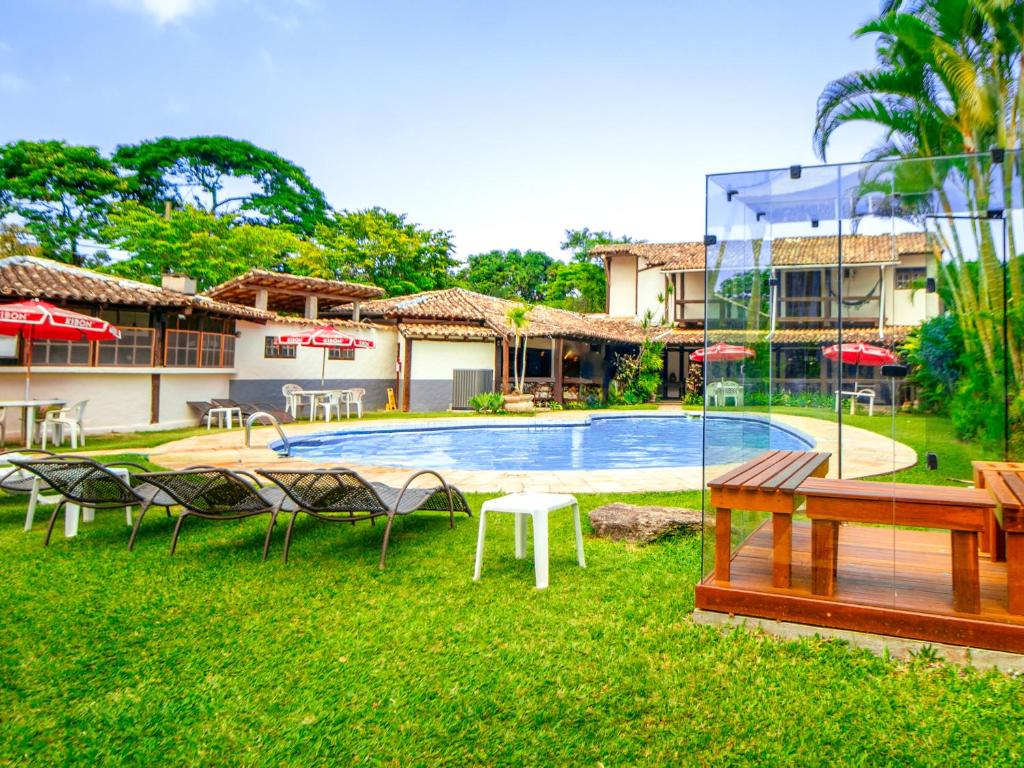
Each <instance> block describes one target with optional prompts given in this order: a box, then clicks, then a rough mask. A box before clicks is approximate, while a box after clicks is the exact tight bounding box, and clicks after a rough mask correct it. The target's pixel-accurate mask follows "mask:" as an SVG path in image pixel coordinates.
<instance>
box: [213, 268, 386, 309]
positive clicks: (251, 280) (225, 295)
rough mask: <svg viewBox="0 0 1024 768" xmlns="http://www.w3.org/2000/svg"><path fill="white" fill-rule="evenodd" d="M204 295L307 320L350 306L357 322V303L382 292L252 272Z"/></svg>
mask: <svg viewBox="0 0 1024 768" xmlns="http://www.w3.org/2000/svg"><path fill="white" fill-rule="evenodd" d="M204 295H206V296H209V297H210V298H213V299H217V300H219V301H226V302H231V303H234V304H242V305H245V306H250V307H256V308H257V309H262V310H269V311H271V312H281V313H284V314H302V316H303V317H305V318H306V319H308V320H315V319H316V318H317V317H318V316H319V314H320V312H321V311H327V310H331V309H336V308H338V307H341V306H346V305H351V307H352V317H353V319H355V320H358V319H359V310H360V302H362V301H367V300H370V299H379V298H381V297H382V296H383V295H384V290H383V289H381V288H378V287H377V286H375V285H364V284H362V283H348V282H343V281H341V280H324V279H322V278H319V277H302V276H299V275H288V274H284V273H280V272H268V271H266V270H263V269H252V270H249V271H248V272H246V273H245V274H244V275H239V276H238V277H236V278H234V279H232V280H228V281H227V282H226V283H221V284H220V285H217V286H214V287H213V288H211V289H210V290H208V291H206V293H205V294H204Z"/></svg>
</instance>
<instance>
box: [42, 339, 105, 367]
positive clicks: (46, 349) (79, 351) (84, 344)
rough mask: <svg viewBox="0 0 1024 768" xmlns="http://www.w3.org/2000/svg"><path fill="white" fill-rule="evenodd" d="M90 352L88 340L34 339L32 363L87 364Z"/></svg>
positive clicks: (90, 356)
mask: <svg viewBox="0 0 1024 768" xmlns="http://www.w3.org/2000/svg"><path fill="white" fill-rule="evenodd" d="M91 352H92V345H91V344H90V343H89V342H88V341H34V342H32V365H89V362H90V360H91V358H92V355H91Z"/></svg>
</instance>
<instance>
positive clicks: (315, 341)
mask: <svg viewBox="0 0 1024 768" xmlns="http://www.w3.org/2000/svg"><path fill="white" fill-rule="evenodd" d="M277 343H278V344H282V345H286V346H289V345H297V346H300V347H317V348H320V349H323V351H324V359H323V363H322V364H321V365H320V384H321V386H322V385H323V383H324V372H325V371H326V369H327V350H328V349H373V348H374V346H375V345H374V343H373V342H372V341H370V340H369V339H357V338H356V337H355V336H349V335H348V334H347V333H344V332H342V331H339V330H338V329H337V328H335V327H334V326H331V325H320V326H317V327H316V328H310V329H309V330H307V331H302V332H301V333H286V334H284V335H283V336H278V337H277Z"/></svg>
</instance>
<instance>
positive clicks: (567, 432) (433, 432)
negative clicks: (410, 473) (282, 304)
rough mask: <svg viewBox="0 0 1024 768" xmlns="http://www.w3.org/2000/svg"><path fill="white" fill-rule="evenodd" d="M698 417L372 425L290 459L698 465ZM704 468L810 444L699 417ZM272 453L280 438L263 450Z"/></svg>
mask: <svg viewBox="0 0 1024 768" xmlns="http://www.w3.org/2000/svg"><path fill="white" fill-rule="evenodd" d="M703 421H704V420H703V419H702V418H701V417H699V416H696V415H692V414H681V413H677V414H673V415H663V414H650V415H634V414H630V415H627V416H620V415H615V414H606V415H605V414H601V415H594V416H591V417H589V418H587V419H585V420H573V421H561V420H558V421H556V420H551V421H541V420H535V419H529V420H526V419H523V420H518V419H502V420H501V421H500V422H497V423H496V422H494V421H488V422H485V423H466V424H453V423H451V422H449V423H447V424H436V425H423V426H420V425H408V426H401V427H395V426H390V427H389V426H380V427H377V426H374V427H370V428H365V429H340V430H337V431H334V432H324V433H317V434H313V435H308V436H304V437H298V438H295V439H293V440H292V441H291V455H292V456H294V457H296V458H301V459H307V460H309V461H315V462H321V463H332V464H355V465H371V466H386V467H423V468H430V469H471V470H505V471H543V470H564V469H581V470H588V469H637V468H658V467H680V466H700V464H701V461H702V447H703V445H704V442H705V437H704V434H703V431H704V430H703ZM706 442H707V455H706V457H705V459H704V460H705V461H706V463H707V464H731V463H734V462H739V461H744V460H746V459H749V458H751V457H752V456H755V455H757V454H758V453H760V452H762V451H765V450H768V449H782V450H807V449H808V448H812V447H813V446H814V441H813V440H812V439H811V438H809V437H807V436H806V435H803V434H801V433H800V432H798V431H797V430H795V429H792V428H790V427H783V426H780V425H778V424H773V423H769V422H768V421H767V420H764V419H759V418H756V417H742V418H741V417H726V416H709V417H707V438H706ZM270 447H271V448H273V449H274V450H280V449H281V448H282V447H283V446H282V445H281V443H280V441H278V442H276V443H272V444H271V445H270Z"/></svg>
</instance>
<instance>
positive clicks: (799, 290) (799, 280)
mask: <svg viewBox="0 0 1024 768" xmlns="http://www.w3.org/2000/svg"><path fill="white" fill-rule="evenodd" d="M785 288H786V295H785V312H784V316H785V317H821V301H820V299H821V272H819V271H817V270H814V271H813V272H810V271H809V272H804V271H799V272H796V271H794V272H786V284H785ZM815 299H819V300H818V301H815Z"/></svg>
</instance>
